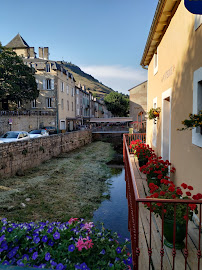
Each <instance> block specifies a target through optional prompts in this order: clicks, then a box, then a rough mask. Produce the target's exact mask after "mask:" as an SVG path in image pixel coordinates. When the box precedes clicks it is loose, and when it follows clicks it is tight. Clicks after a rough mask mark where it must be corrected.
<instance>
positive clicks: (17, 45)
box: [5, 33, 29, 48]
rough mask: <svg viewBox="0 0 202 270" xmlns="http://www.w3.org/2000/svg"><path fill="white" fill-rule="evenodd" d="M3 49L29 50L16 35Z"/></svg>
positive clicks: (24, 42)
mask: <svg viewBox="0 0 202 270" xmlns="http://www.w3.org/2000/svg"><path fill="white" fill-rule="evenodd" d="M5 47H7V48H29V45H28V44H27V42H26V41H25V40H24V39H23V38H22V37H21V35H20V34H19V33H18V34H17V35H16V36H15V37H14V38H13V39H12V40H11V41H10V42H9V43H8V44H7V45H6V46H5Z"/></svg>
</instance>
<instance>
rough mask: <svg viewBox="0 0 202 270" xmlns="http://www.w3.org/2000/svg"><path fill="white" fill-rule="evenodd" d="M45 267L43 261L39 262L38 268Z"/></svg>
mask: <svg viewBox="0 0 202 270" xmlns="http://www.w3.org/2000/svg"><path fill="white" fill-rule="evenodd" d="M45 267H46V264H45V263H41V264H40V265H39V267H38V268H45Z"/></svg>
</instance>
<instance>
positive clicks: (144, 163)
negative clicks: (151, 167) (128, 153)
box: [138, 158, 148, 167]
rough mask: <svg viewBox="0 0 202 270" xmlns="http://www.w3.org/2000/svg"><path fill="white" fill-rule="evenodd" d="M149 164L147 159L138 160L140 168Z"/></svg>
mask: <svg viewBox="0 0 202 270" xmlns="http://www.w3.org/2000/svg"><path fill="white" fill-rule="evenodd" d="M147 162H148V158H145V159H138V164H139V167H142V166H144V165H146V164H147Z"/></svg>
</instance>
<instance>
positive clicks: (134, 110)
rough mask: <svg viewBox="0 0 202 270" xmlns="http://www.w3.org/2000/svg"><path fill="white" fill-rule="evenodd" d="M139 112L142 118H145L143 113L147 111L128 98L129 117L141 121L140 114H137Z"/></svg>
mask: <svg viewBox="0 0 202 270" xmlns="http://www.w3.org/2000/svg"><path fill="white" fill-rule="evenodd" d="M141 112H142V113H143V114H142V120H145V115H146V113H147V112H146V111H145V110H144V108H143V107H142V106H141V105H140V104H138V103H135V102H134V101H131V100H130V117H132V118H133V121H138V122H140V121H141V116H140V115H139V116H138V114H139V113H141Z"/></svg>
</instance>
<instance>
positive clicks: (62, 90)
mask: <svg viewBox="0 0 202 270" xmlns="http://www.w3.org/2000/svg"><path fill="white" fill-rule="evenodd" d="M61 92H64V83H63V82H61Z"/></svg>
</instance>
